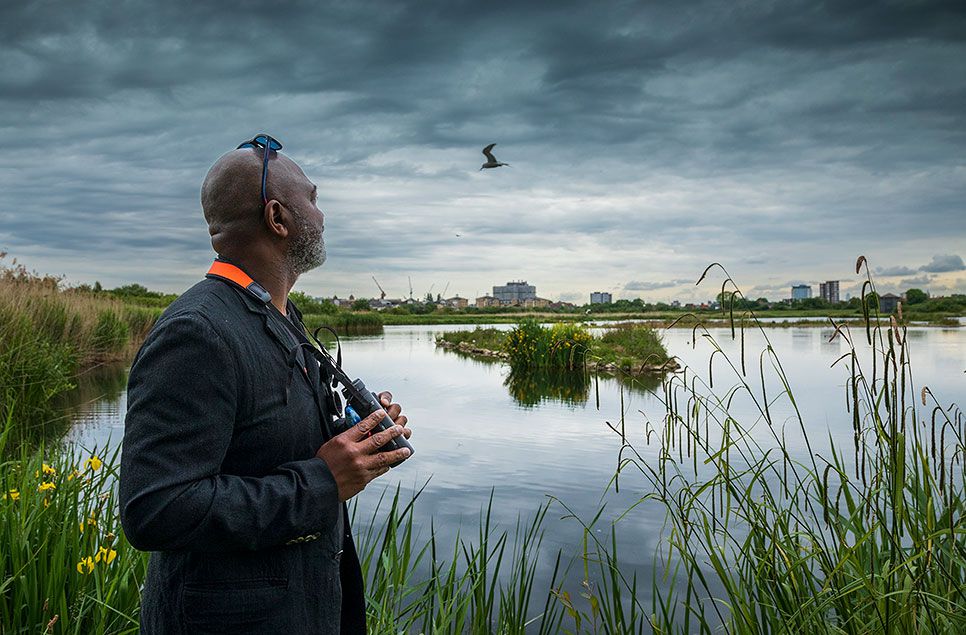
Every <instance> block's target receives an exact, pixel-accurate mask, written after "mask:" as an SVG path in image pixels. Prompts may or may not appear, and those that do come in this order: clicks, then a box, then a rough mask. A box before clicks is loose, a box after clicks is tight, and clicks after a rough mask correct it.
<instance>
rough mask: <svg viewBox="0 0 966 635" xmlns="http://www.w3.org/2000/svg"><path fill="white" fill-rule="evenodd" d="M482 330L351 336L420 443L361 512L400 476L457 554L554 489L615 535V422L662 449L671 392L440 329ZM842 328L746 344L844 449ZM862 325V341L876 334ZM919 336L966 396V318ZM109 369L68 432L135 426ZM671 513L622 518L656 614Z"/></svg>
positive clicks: (923, 354)
mask: <svg viewBox="0 0 966 635" xmlns="http://www.w3.org/2000/svg"><path fill="white" fill-rule="evenodd" d="M470 328H473V327H472V326H467V325H452V326H450V325H447V326H391V327H386V328H385V332H384V333H383V334H382V335H377V336H364V337H351V338H349V337H347V338H344V339H343V352H344V368H345V369H346V370H347V372H348V374H349V375H350V376H352V377H356V376H358V377H361V378H363V379H364V381H365V382H366V384H367V385H368V386H370V387H371V388H373V389H378V390H382V389H389V390H391V391H392V392H393V395H394V397H395V399H396V401H398V402H400V403H401V404H402V405H403V407H404V411H405V413H406V414H407V415H408V417H409V420H410V426H411V427H412V429H413V431H414V434H413V437H412V443H413V445H414V447H415V448H416V454H415V455H414V456H413V458H412V459H411V460H409V461H407V462H406V463H404V464H402V465H401V466H400V467H398V468H396V469H394V470H392V471H391V472H390V473H389V474H387V475H386V476H384V477H382V478H381V479H379V480H377V481H375V482H373V483H372V484H370V486H369V487H368V488H367V490H366V491H365V492H363V493H362V494H361V495H360V496H358V497H357V505H358V511H359V512H360V513H362V514H363V517H367V516H368V515H369V514H370V513H371V512H372V510H373V507H374V505H375V504H376V502H377V500H378V498H379V494H380V492H381V491H383V490H384V488H385V487H390V488H394V487H396V486H399V487H401V488H402V490H403V491H404V492H405V493H411V492H413V491H415V490H417V489H419V488H420V487H423V486H424V485H425V486H426V487H425V490H424V491H423V493H422V495H421V496H420V498H419V499H418V501H417V502H416V517H417V520H418V524H419V525H420V528H421V530H422V532H423V535H424V536H425V535H426V534H427V533H428V530H429V519H430V518H431V517H432V518H434V524H435V527H436V531H437V538H438V540H439V541H440V544H441V545H444V546H443V547H442V551H443V552H444V553H446V552H449V553H451V547H449V548H448V547H446V546H447V545H452V541H453V540H454V539H455V537H456V533H457V531H458V530H459V528H460V527H462V529H463V534H464V535H465V536H469V537H472V536H474V535H475V534H476V532H477V529H478V522H477V520H478V518H479V515H480V513H481V510H483V509H485V508H486V506H487V503H488V501H489V499H490V496H491V493H492V496H493V512H492V522H493V523H494V525H495V526H496V527H497V528H498V529H499V530H507V531H509V532H510V533H511V534H512V532H513V529H514V527H515V525H516V523H517V520H518V518H522V519H527V518H529V517H531V516H532V515H533V514H534V512H535V510H537V509H538V507H539V506H540V505H543V504H546V503H547V502H548V501H549V500H550V499H549V498H548V497H549V496H553V497H556V498H557V499H559V500H560V501H561V502H562V503H563V504H565V505H566V506H567V507H569V508H570V509H571V510H573V511H574V512H575V513H576V514H577V515H578V516H580V517H582V518H584V519H586V520H590V519H591V518H592V517H593V516H594V514H595V513H596V511H597V510H598V509H599V507H600V505H602V504H606V509H605V512H604V514H603V515H602V517H601V520H600V521H598V526H597V530H598V531H600V532H601V533H600V536H601V537H602V538H605V539H607V540H609V531H610V529H609V524H608V523H609V522H610V520H611V519H614V518H616V517H617V516H619V515H620V514H621V513H622V512H623V511H625V510H626V509H627V508H628V507H629V506H631V505H633V504H634V503H635V502H636V501H637V500H638V499H639V498H640V497H641V496H643V495H644V494H645V493H646V492H647V489H646V488H645V483H644V482H643V480H642V479H641V478H640V477H639V476H636V477H635V476H634V475H632V474H630V473H628V474H625V475H623V476H622V478H621V481H620V485H621V487H620V492H619V493H615V492H614V488H613V487H612V486H609V481H610V480H611V477H612V476H613V475H614V472H615V468H616V466H617V460H618V456H617V455H618V451H619V449H620V447H621V440H620V438H619V436H618V435H617V434H615V433H614V432H613V431H612V430H611V429H610V428H609V427H608V425H607V422H610V423H611V424H614V425H616V426H618V427H619V426H620V422H621V420H622V418H623V421H624V426H625V430H626V434H627V436H628V440H629V441H630V442H631V443H633V444H634V445H635V446H636V447H637V449H638V451H639V452H640V453H641V454H642V455H643V456H644V457H645V458H653V456H654V454H655V452H656V447H655V446H654V444H653V443H652V444H651V445H647V444H646V442H645V427H646V424H645V420H648V421H650V422H651V425H652V427H654V428H660V427H661V420H662V417H663V416H664V413H665V409H664V406H663V404H662V402H661V399H662V397H663V393H662V389H661V388H660V387H659V386H658V387H656V388H652V389H651V390H648V389H647V388H645V387H641V386H635V385H633V384H631V383H629V382H627V381H617V380H616V379H613V378H603V377H602V378H599V379H593V378H592V379H591V380H590V381H584V382H579V381H578V382H570V383H567V382H563V383H561V382H559V381H557V382H552V381H551V382H549V385H548V382H547V381H540V380H539V378H538V379H533V378H508V369H507V368H506V367H505V366H503V365H502V364H498V363H491V362H483V361H478V360H474V359H470V358H468V357H465V356H462V355H460V354H458V353H455V352H452V351H447V350H442V349H437V348H436V346H435V344H434V338H435V335H436V334H437V333H440V332H443V331H450V330H462V329H470ZM496 328H511V325H497V326H496ZM694 335H695V334H694V333H692V331H691V330H689V329H671V330H667V331H663V338H664V342H665V345H666V347H667V349H668V351H669V352H670V353H671V354H672V355H675V356H677V357H678V358H679V359H680V360H681V363H682V365H684V366H687V367H689V368H691V369H693V372H696V373H697V375H698V376H700V377H703V378H704V380H705V382H708V364H709V358H710V357H711V353H712V350H713V347H712V346H711V343H710V340H709V337H704V336H702V335H701V334H700V333H698V334H697V335H698V336H697V340H698V341H697V343H696V345H694V342H693V341H692V338H693V337H694ZM708 335H709V336H710V337H713V338H714V339H715V340H716V341H717V342H718V344H719V345H720V347H721V349H722V350H723V351H724V352H726V353H727V354H728V355H729V356H732V358H733V359H734V360H735V364H736V365H738V364H739V362H738V361H737V360H738V357H739V356H740V340H736V341H732V340H731V337H730V331H729V330H728V329H712V330H710V331H709V332H708ZM831 335H832V329H830V328H822V327H812V328H774V329H768V330H767V331H766V332H765V335H762V334H761V333H758V332H754V331H750V330H749V331H747V332H746V335H745V342H744V348H745V353H746V361H747V363H748V376H749V377H750V380H751V381H752V383H753V385H755V386H757V385H758V383H757V382H758V381H759V379H758V371H757V359H758V353H759V352H760V351H761V350H762V349H763V348H764V347H765V345H766V342H765V339H764V338H765V337H766V336H767V338H768V340H769V341H770V342H771V346H772V348H773V349H774V350H775V351H776V352H777V355H778V357H779V358H780V360H781V364H782V368H783V369H784V372H785V373H786V375H787V377H788V380H789V383H790V385H791V387H792V389H793V391H794V394H795V397H796V403H797V405H798V408H799V409H800V411H801V413H802V417H803V420H804V422H805V427H806V429H807V430H808V434H809V437H810V439H811V442H812V448H813V450H815V451H817V452H820V453H822V452H824V451H825V450H826V449H827V446H828V439H829V437H831V438H832V439H833V440H834V441H835V442H836V443H838V444H841V445H842V447H844V448H851V443H852V422H851V415H850V414H849V413H848V412H847V411H846V396H845V383H846V381H845V380H846V377H847V373H848V368H846V367H845V366H844V365H839V366H836V367H835V368H832V369H830V368H829V367H830V365H832V364H833V362H835V360H836V359H838V358H839V357H840V356H841V355H842V354H843V353H845V352H846V351H847V350H848V349H847V345H846V344H845V342H843V341H842V340H841V339H835V340H833V341H831V342H830V341H829V338H830V336H831ZM854 335H855V337H856V339H857V340H858V341H860V342H864V334H862V333H859V332H855V333H854ZM908 340H909V342H910V343H911V354H912V368H913V377H914V380H915V383H916V385H917V386H923V385H927V386H929V388H930V389H931V390H932V392H933V393H934V394H936V395H937V397H938V398H939V401H940V403H942V404H943V405H948V404H950V403H951V402H956V403H958V404H960V405H963V404H966V399H964V397H966V374H964V370H966V329H962V328H959V329H955V328H919V327H911V328H910V329H909V331H908ZM864 359H866V360H868V359H869V358H868V356H866V358H864ZM728 371H729V369H728V367H727V363H726V361H725V360H724V358H723V357H721V356H720V355H718V356H715V360H714V371H713V380H714V391H715V393H717V394H723V393H724V392H725V391H726V390H728V389H729V388H730V387H731V386H733V385H734V384H735V381H736V379H735V375H734V374H731V375H729V374H728ZM880 372H881V371H880ZM101 375H102V376H100V377H92V378H90V380H89V381H85V382H84V386H83V387H82V389H81V390H80V391H79V393H78V394H77V396H76V398H75V402H76V403H75V406H74V408H73V410H72V417H73V419H74V424H73V426H72V428H71V430H70V432H69V435H68V436H69V438H70V439H72V440H74V441H77V442H79V443H81V444H83V445H85V446H87V447H93V446H95V445H96V446H100V447H102V446H104V445H106V444H107V443H108V442H109V441H110V440H113V441H119V440H120V438H121V436H122V432H123V413H124V410H125V395H124V371H123V369H120V370H118V369H114V370H113V371H110V370H108V371H105V372H104V373H102V374H101ZM779 385H780V384H779V383H778V381H777V379H776V378H774V377H772V378H771V379H769V380H768V381H767V382H766V387H767V390H768V392H769V395H770V396H774V395H775V394H777V392H778V387H779ZM653 391H656V393H655V392H653ZM731 412H732V414H733V415H734V416H736V417H737V418H739V420H744V421H747V422H748V423H749V424H750V423H751V422H753V421H754V420H755V418H756V417H757V410H756V409H755V408H754V405H753V404H752V403H751V400H750V399H741V398H738V399H736V400H735V402H734V403H733V404H732V408H731ZM773 415H774V416H775V419H776V420H777V421H785V420H787V422H788V439H789V445H790V446H791V447H792V448H793V450H792V451H796V450H797V451H798V452H799V456H800V457H804V456H805V453H806V452H805V449H804V447H805V446H804V442H803V439H802V438H801V435H800V433H798V431H797V428H798V426H797V423H795V419H794V418H793V415H794V409H793V408H792V406H791V404H790V403H788V402H787V400H785V401H781V402H779V403H776V404H775V405H774V406H773ZM752 434H753V435H755V436H756V438H758V439H759V441H760V442H761V443H762V445H763V446H768V445H769V444H772V445H773V441H772V439H771V437H770V431H769V430H767V428H766V427H765V426H759V427H756V428H755V429H754V430H753V431H752ZM427 483H428V484H427ZM566 515H567V512H566V510H565V509H564V507H563V506H562V505H561V504H560V503H553V504H552V507H551V510H550V513H549V514H548V515H547V519H546V522H545V524H544V529H545V532H546V534H545V538H544V542H543V546H542V553H541V564H540V567H539V568H538V571H537V587H536V588H537V590H538V595H537V597H536V598H535V601H536V602H537V603H538V604H540V605H542V603H543V598H544V596H543V595H542V590H543V589H545V588H546V586H547V585H548V584H549V580H550V576H551V573H552V570H553V566H554V559H555V556H556V553H557V551H558V550H562V551H563V555H564V561H565V562H566V561H567V560H569V559H570V558H571V557H573V556H575V555H577V554H579V553H580V549H581V547H580V545H581V526H580V525H579V523H577V522H576V521H575V520H573V519H571V518H562V517H564V516H566ZM663 521H664V518H663V512H662V511H661V510H660V509H658V508H656V507H654V506H652V505H650V504H644V505H640V506H638V507H637V508H636V509H635V510H634V511H633V512H631V513H630V514H628V515H627V516H626V517H625V518H624V519H622V520H621V521H620V522H619V524H618V542H619V553H620V557H621V563H622V570H623V571H624V573H625V574H626V575H628V576H629V575H630V574H632V573H637V574H638V576H639V579H640V580H641V583H642V584H641V588H642V590H641V592H640V594H639V595H640V597H639V600H640V601H641V602H642V604H643V606H644V607H646V608H647V609H648V611H649V610H650V600H649V596H650V581H651V573H652V567H653V564H654V559H655V550H656V549H657V547H658V545H659V541H660V537H661V530H662V526H663ZM580 568H581V567H580V563H579V562H578V563H576V564H575V565H574V570H573V572H572V574H571V575H570V576H569V582H568V584H567V588H568V589H569V590H570V592H571V594H572V595H576V594H577V593H578V592H579V590H580V589H579V579H580V576H579V575H578V573H579V572H580Z"/></svg>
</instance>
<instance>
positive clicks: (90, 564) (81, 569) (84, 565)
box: [77, 556, 94, 573]
mask: <svg viewBox="0 0 966 635" xmlns="http://www.w3.org/2000/svg"><path fill="white" fill-rule="evenodd" d="M85 569H86V571H85ZM93 570H94V559H93V558H91V557H90V556H87V557H86V558H81V561H80V562H78V563H77V573H90V572H92V571H93Z"/></svg>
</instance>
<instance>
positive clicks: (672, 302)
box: [671, 300, 681, 309]
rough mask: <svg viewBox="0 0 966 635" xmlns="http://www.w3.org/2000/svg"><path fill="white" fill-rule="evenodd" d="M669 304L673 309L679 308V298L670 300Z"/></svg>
mask: <svg viewBox="0 0 966 635" xmlns="http://www.w3.org/2000/svg"><path fill="white" fill-rule="evenodd" d="M671 306H672V307H673V308H675V309H680V308H681V301H680V300H671Z"/></svg>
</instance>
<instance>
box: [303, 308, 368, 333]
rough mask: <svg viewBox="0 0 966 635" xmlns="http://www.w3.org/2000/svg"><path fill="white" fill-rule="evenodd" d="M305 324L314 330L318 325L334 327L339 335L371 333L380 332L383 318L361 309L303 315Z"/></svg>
mask: <svg viewBox="0 0 966 635" xmlns="http://www.w3.org/2000/svg"><path fill="white" fill-rule="evenodd" d="M303 317H304V318H305V326H306V327H307V328H308V329H309V330H310V331H314V330H315V329H317V328H318V327H320V326H328V327H330V328H332V329H335V331H336V332H337V333H339V334H340V335H373V334H379V333H382V325H383V320H382V316H381V315H380V314H378V313H373V312H370V311H361V312H358V313H351V312H348V311H341V312H339V313H311V314H306V315H304V316H303Z"/></svg>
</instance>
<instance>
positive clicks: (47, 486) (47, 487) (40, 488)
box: [37, 483, 57, 492]
mask: <svg viewBox="0 0 966 635" xmlns="http://www.w3.org/2000/svg"><path fill="white" fill-rule="evenodd" d="M54 489H57V485H55V484H54V483H41V484H40V485H39V486H38V487H37V491H38V492H49V491H50V490H54Z"/></svg>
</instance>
